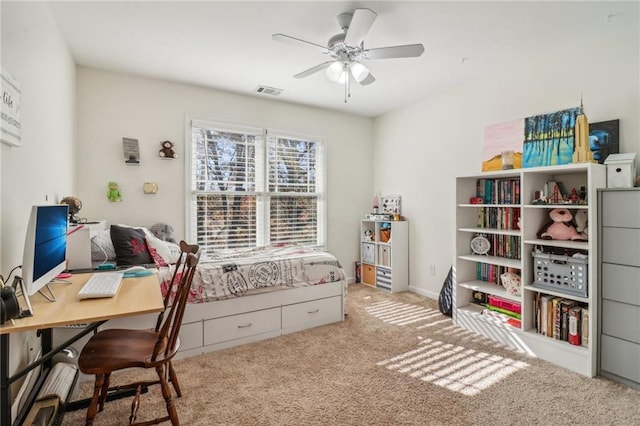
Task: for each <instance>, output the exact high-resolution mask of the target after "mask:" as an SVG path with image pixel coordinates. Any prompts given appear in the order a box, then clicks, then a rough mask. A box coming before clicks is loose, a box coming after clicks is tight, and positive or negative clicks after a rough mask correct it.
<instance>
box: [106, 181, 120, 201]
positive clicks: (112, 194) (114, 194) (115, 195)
mask: <svg viewBox="0 0 640 426" xmlns="http://www.w3.org/2000/svg"><path fill="white" fill-rule="evenodd" d="M108 188H109V190H108V191H107V198H108V199H109V201H111V202H112V203H115V202H118V201H122V194H120V189H119V188H118V182H109V184H108Z"/></svg>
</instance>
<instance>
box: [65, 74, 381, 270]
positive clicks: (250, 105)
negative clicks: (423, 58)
mask: <svg viewBox="0 0 640 426" xmlns="http://www.w3.org/2000/svg"><path fill="white" fill-rule="evenodd" d="M77 73H78V79H77V85H78V89H77V90H78V99H77V103H78V115H77V123H78V150H77V156H78V161H77V164H76V171H77V177H78V178H77V185H76V188H77V191H76V195H77V196H78V197H79V198H80V199H81V200H82V202H83V209H82V211H81V212H80V215H81V216H83V217H87V218H89V219H105V220H107V221H108V222H110V223H126V224H131V225H137V226H151V225H153V224H154V223H156V222H165V223H168V224H170V225H172V226H173V228H174V229H175V235H174V236H175V238H176V239H180V238H184V235H185V230H184V226H183V224H184V223H185V211H184V204H185V201H184V200H185V180H184V171H185V163H184V154H185V115H188V116H190V117H192V118H200V119H209V120H214V121H220V122H226V123H237V124H244V125H251V126H263V127H268V128H275V129H282V130H288V131H292V132H297V133H303V134H311V135H317V136H320V137H322V138H323V139H324V141H325V142H326V146H327V157H328V159H327V166H328V170H327V194H328V202H327V205H328V235H327V248H328V249H329V250H330V251H331V252H332V253H334V254H335V255H336V257H337V258H338V259H339V260H340V262H341V263H342V264H343V266H344V267H345V269H346V271H347V274H348V275H349V276H350V277H353V275H354V272H353V271H354V268H353V262H354V261H355V260H357V259H358V257H359V252H358V250H359V244H358V241H359V220H360V218H362V216H363V214H364V212H366V211H367V209H368V208H369V204H370V200H371V192H370V188H371V181H372V176H373V169H372V168H371V167H370V162H371V158H372V155H373V154H372V141H373V133H372V129H373V124H372V119H369V118H363V117H358V116H354V115H349V114H343V113H337V112H332V111H327V110H322V109H317V108H309V107H304V106H299V105H293V104H287V103H282V102H274V101H272V100H271V99H263V98H257V97H251V96H241V95H237V94H230V93H226V92H222V91H218V90H212V89H207V88H203V87H197V86H190V85H185V84H178V83H172V82H168V81H162V80H153V79H148V78H140V77H135V76H130V75H123V74H117V73H111V72H106V71H101V70H96V69H91V68H82V67H80V68H78V71H77ZM123 137H129V138H134V139H138V141H139V145H140V157H141V164H140V166H131V165H126V164H125V163H124V159H123V152H122V138H123ZM167 139H168V140H171V141H173V142H174V143H175V147H174V149H175V150H176V152H177V153H178V155H179V156H180V159H179V160H165V159H161V158H160V157H159V156H158V151H159V149H160V148H161V146H160V142H161V141H164V140H167ZM112 180H113V181H117V182H118V183H119V186H120V190H121V192H122V195H123V201H122V202H119V203H111V202H109V201H108V200H107V197H106V193H107V183H108V182H109V181H112ZM147 181H154V182H157V183H158V185H159V188H160V189H159V191H158V194H157V195H145V194H143V193H142V184H143V183H144V182H147Z"/></svg>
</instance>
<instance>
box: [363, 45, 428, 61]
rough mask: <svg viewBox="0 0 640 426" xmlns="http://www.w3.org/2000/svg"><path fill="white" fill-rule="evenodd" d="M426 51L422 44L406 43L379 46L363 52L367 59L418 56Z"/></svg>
mask: <svg viewBox="0 0 640 426" xmlns="http://www.w3.org/2000/svg"><path fill="white" fill-rule="evenodd" d="M423 52H424V46H423V45H422V44H405V45H404V46H390V47H379V48H376V49H368V50H365V51H363V52H362V57H363V58H365V59H388V58H417V57H418V56H420V55H422V53H423Z"/></svg>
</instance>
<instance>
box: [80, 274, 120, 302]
mask: <svg viewBox="0 0 640 426" xmlns="http://www.w3.org/2000/svg"><path fill="white" fill-rule="evenodd" d="M123 277H124V272H98V273H95V274H93V275H92V276H91V278H89V281H87V283H86V284H85V285H84V286H82V288H81V289H80V291H79V292H78V296H79V297H80V299H96V298H99V297H113V296H115V295H116V294H118V290H119V289H120V284H121V283H122V278H123Z"/></svg>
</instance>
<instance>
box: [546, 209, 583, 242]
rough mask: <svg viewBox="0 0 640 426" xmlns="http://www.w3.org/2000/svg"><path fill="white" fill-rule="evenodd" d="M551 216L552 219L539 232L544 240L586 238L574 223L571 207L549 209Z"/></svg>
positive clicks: (579, 239) (580, 239)
mask: <svg viewBox="0 0 640 426" xmlns="http://www.w3.org/2000/svg"><path fill="white" fill-rule="evenodd" d="M549 217H550V218H551V221H550V222H548V223H547V224H545V225H544V226H543V227H542V229H541V230H540V231H539V232H538V238H542V239H543V240H572V241H584V240H585V239H584V237H583V236H582V235H580V233H579V232H578V231H577V230H576V228H575V226H574V225H573V222H572V221H573V215H572V214H571V212H570V211H569V209H564V208H557V209H552V210H550V211H549Z"/></svg>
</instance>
